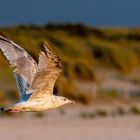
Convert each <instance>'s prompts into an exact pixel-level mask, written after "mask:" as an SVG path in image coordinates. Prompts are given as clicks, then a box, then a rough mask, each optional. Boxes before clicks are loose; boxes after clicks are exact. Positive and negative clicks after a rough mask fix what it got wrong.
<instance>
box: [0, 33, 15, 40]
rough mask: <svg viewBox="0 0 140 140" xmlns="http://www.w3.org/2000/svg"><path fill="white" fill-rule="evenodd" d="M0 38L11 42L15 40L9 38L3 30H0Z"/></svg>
mask: <svg viewBox="0 0 140 140" xmlns="http://www.w3.org/2000/svg"><path fill="white" fill-rule="evenodd" d="M0 38H1V39H3V40H5V41H8V42H9V41H10V42H13V41H12V40H11V39H9V38H8V37H7V35H5V34H4V33H2V32H0Z"/></svg>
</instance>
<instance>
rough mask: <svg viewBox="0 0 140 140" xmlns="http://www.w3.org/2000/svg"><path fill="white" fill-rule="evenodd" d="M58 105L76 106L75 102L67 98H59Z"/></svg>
mask: <svg viewBox="0 0 140 140" xmlns="http://www.w3.org/2000/svg"><path fill="white" fill-rule="evenodd" d="M57 103H58V104H59V105H60V106H61V105H64V104H74V103H75V102H74V101H71V100H69V99H67V98H66V97H62V96H58V98H57Z"/></svg>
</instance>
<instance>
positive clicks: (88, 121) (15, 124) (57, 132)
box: [0, 107, 140, 140]
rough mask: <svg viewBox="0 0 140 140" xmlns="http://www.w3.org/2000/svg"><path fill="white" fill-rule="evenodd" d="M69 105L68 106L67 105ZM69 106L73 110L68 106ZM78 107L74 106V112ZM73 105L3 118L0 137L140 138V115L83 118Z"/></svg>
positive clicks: (67, 139)
mask: <svg viewBox="0 0 140 140" xmlns="http://www.w3.org/2000/svg"><path fill="white" fill-rule="evenodd" d="M66 108H67V107H65V109H66ZM69 109H70V110H69ZM75 111H76V109H74V112H75ZM74 112H73V113H72V107H69V108H68V109H67V112H65V114H62V112H61V113H60V110H54V111H50V112H49V113H47V114H45V115H44V116H42V117H35V114H33V113H25V114H23V115H18V116H15V117H5V116H3V117H1V118H0V140H9V139H10V140H19V139H20V140H27V139H28V140H59V139H60V140H139V139H140V116H138V115H125V116H115V117H113V116H106V117H95V118H82V117H80V116H79V115H78V113H77V112H78V111H77V112H75V113H74Z"/></svg>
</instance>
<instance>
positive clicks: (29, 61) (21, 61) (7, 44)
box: [0, 33, 37, 84]
mask: <svg viewBox="0 0 140 140" xmlns="http://www.w3.org/2000/svg"><path fill="white" fill-rule="evenodd" d="M0 49H1V50H2V51H3V53H4V55H5V56H6V58H7V59H8V60H9V63H10V66H11V67H15V69H14V72H15V73H17V74H19V75H20V76H22V78H24V80H25V81H27V82H28V83H29V84H31V83H32V80H33V77H34V75H35V73H36V69H37V64H36V62H35V61H34V60H33V58H32V57H31V56H30V55H29V54H28V53H27V52H26V51H25V50H24V49H23V48H21V47H20V46H18V45H17V44H15V43H14V42H13V41H12V40H10V39H8V38H7V37H5V35H3V34H2V33H0Z"/></svg>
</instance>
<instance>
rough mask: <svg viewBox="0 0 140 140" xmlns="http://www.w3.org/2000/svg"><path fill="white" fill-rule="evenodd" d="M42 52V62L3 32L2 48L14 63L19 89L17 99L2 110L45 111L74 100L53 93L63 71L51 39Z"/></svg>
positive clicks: (12, 64) (0, 37)
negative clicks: (16, 101)
mask: <svg viewBox="0 0 140 140" xmlns="http://www.w3.org/2000/svg"><path fill="white" fill-rule="evenodd" d="M43 46H44V48H45V51H44V52H43V51H41V52H40V54H39V63H38V64H37V63H36V62H35V60H34V59H33V58H32V57H31V56H30V55H29V54H28V53H27V52H26V51H25V50H24V49H23V48H21V47H20V46H19V45H17V44H16V43H14V42H13V41H12V40H10V39H9V38H7V37H6V36H5V35H4V34H2V33H0V49H1V50H2V51H3V53H4V55H5V56H6V58H7V59H8V60H9V63H10V66H11V67H14V70H13V73H14V76H15V79H16V83H17V87H18V90H19V93H20V100H19V102H18V103H16V104H14V105H12V106H10V107H5V108H3V107H2V108H0V110H1V111H8V112H26V111H28V112H29V111H35V112H37V111H46V110H50V109H54V108H57V107H59V106H62V105H64V104H67V103H74V102H73V101H70V100H68V99H67V98H65V97H62V96H55V95H53V88H54V84H55V81H56V79H57V77H58V76H59V74H60V73H61V71H62V63H61V60H60V58H59V57H58V56H57V55H56V54H55V53H54V51H53V50H52V49H51V47H50V46H49V45H48V43H46V42H44V45H43Z"/></svg>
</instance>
